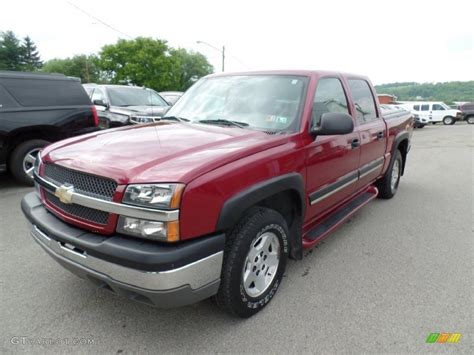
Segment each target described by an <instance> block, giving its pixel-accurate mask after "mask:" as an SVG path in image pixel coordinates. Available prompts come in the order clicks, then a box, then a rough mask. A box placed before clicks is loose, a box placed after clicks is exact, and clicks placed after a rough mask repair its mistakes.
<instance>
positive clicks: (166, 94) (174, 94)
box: [160, 91, 184, 106]
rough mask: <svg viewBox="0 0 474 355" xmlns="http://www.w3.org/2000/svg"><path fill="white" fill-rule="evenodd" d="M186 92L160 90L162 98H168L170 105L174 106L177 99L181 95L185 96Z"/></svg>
mask: <svg viewBox="0 0 474 355" xmlns="http://www.w3.org/2000/svg"><path fill="white" fill-rule="evenodd" d="M183 94H184V92H181V91H162V92H160V95H161V97H162V98H164V99H165V100H166V102H167V103H168V104H170V106H173V105H174V104H175V103H176V101H178V100H179V98H180V97H181V96H183Z"/></svg>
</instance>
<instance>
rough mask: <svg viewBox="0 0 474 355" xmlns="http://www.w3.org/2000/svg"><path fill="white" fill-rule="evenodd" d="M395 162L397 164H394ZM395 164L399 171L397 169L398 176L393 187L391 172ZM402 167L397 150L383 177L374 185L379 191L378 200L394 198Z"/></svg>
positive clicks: (400, 156) (401, 160) (401, 159)
mask: <svg viewBox="0 0 474 355" xmlns="http://www.w3.org/2000/svg"><path fill="white" fill-rule="evenodd" d="M396 162H398V163H396ZM395 164H398V167H399V169H398V176H397V180H396V183H395V184H394V185H392V175H393V172H394V171H393V170H394V169H393V168H394V165H395ZM402 166H403V158H402V154H401V153H400V151H399V150H398V149H397V150H396V153H395V156H394V157H393V159H392V161H391V162H390V166H389V167H388V169H387V171H386V172H385V175H384V176H383V177H382V178H381V179H380V180H378V181H377V184H376V185H377V188H378V189H379V195H378V197H379V198H383V199H386V200H388V199H390V198H392V197H393V196H395V194H396V193H397V191H398V185H399V183H400V177H401V172H402Z"/></svg>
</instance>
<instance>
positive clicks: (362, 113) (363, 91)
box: [349, 79, 377, 123]
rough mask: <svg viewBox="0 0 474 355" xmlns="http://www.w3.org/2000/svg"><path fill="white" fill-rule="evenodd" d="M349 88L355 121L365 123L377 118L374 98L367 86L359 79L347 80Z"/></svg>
mask: <svg viewBox="0 0 474 355" xmlns="http://www.w3.org/2000/svg"><path fill="white" fill-rule="evenodd" d="M349 87H350V89H351V92H352V97H353V99H354V105H355V108H356V113H357V116H356V117H357V121H358V122H359V123H365V122H369V121H372V120H375V119H376V118H377V110H376V108H375V101H374V96H373V95H372V91H371V90H370V87H369V84H368V83H367V82H366V81H365V80H361V79H349Z"/></svg>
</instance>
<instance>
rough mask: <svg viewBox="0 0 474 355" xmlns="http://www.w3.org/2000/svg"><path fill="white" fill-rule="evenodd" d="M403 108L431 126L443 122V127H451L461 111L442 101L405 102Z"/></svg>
mask: <svg viewBox="0 0 474 355" xmlns="http://www.w3.org/2000/svg"><path fill="white" fill-rule="evenodd" d="M403 107H405V108H407V109H408V110H410V111H411V112H412V113H414V114H417V115H419V117H420V118H425V119H428V120H429V121H430V122H431V123H433V124H436V123H438V122H443V123H444V124H445V125H452V124H455V123H456V120H457V119H458V118H459V117H460V116H461V111H459V110H455V109H452V108H450V107H449V106H448V105H446V104H445V103H444V102H442V101H416V102H407V101H405V102H403Z"/></svg>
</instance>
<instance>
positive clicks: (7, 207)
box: [0, 124, 474, 354]
mask: <svg viewBox="0 0 474 355" xmlns="http://www.w3.org/2000/svg"><path fill="white" fill-rule="evenodd" d="M473 135H474V126H468V125H465V124H456V125H454V126H446V127H445V126H440V125H437V126H427V127H425V128H423V129H420V130H416V131H415V133H414V139H413V144H412V151H411V152H410V154H409V160H408V163H407V169H406V175H405V176H404V177H403V180H402V182H401V185H400V190H399V192H398V194H397V196H396V197H395V198H394V199H393V200H390V201H382V200H376V201H374V202H371V203H370V204H369V205H368V206H366V207H364V208H363V209H362V210H361V211H359V212H358V213H357V214H356V215H355V216H354V217H353V218H352V219H351V220H350V221H349V222H348V223H347V224H345V225H344V226H343V227H342V228H340V229H339V230H338V231H336V232H335V233H334V234H333V235H332V236H331V237H330V238H328V239H326V241H325V242H323V243H322V244H320V245H319V246H318V247H317V248H315V249H313V250H312V251H310V252H307V253H306V256H305V258H304V259H303V260H302V261H299V262H295V261H291V262H290V263H289V266H288V270H287V273H286V277H285V279H284V282H283V284H282V286H281V288H280V290H279V292H278V294H277V296H276V297H275V298H274V300H273V301H272V303H271V304H270V305H269V306H268V307H267V308H266V309H265V310H263V311H262V312H260V313H259V314H258V315H256V316H255V317H253V318H251V319H247V320H240V319H235V318H232V317H231V316H228V315H227V314H225V313H223V312H221V311H220V310H218V309H217V308H215V307H214V305H213V304H212V303H211V302H210V301H204V302H201V303H199V304H196V305H193V306H189V307H184V308H179V309H172V310H159V309H154V308H151V307H148V306H145V305H141V304H136V303H132V302H130V301H127V300H124V299H121V298H118V297H116V296H115V295H113V294H110V293H108V292H107V291H104V290H98V289H96V288H94V286H92V285H90V284H89V283H87V282H85V281H82V280H81V279H79V278H76V277H75V276H73V275H72V274H69V273H68V271H66V270H64V269H62V268H61V267H60V266H59V265H57V264H56V263H55V262H54V261H53V260H52V259H51V258H50V257H49V256H47V255H46V253H45V252H44V251H43V250H42V249H41V248H40V247H39V246H38V245H37V244H36V243H34V242H33V240H32V239H31V238H30V237H29V236H28V229H27V226H26V223H25V220H24V218H23V216H22V214H21V212H20V207H19V204H20V200H21V198H22V196H23V195H24V194H25V193H26V192H28V191H30V190H31V189H29V188H24V187H20V186H19V185H17V184H16V183H15V182H13V181H12V180H11V179H10V178H9V177H7V176H5V175H3V176H0V253H1V265H2V270H1V274H0V275H1V276H0V281H1V286H2V288H1V289H2V292H1V303H0V316H1V319H2V321H1V332H0V333H1V335H2V338H3V339H2V345H1V347H0V352H2V353H12V352H28V353H29V352H35V353H45V352H57V353H65V352H74V353H76V352H78V353H98V352H100V353H102V352H104V353H139V352H140V353H142V352H155V353H156V352H175V353H183V352H186V353H197V352H200V353H209V352H233V353H296V352H306V353H334V352H337V353H342V352H356V353H361V352H364V353H365V352H370V353H387V352H390V353H394V352H395V353H407V352H456V353H471V354H472V353H474V345H473V344H474V342H473V335H474V327H473V324H474V321H473V309H474V307H473V306H474V302H473V295H474V292H473V291H474V290H473V260H474V258H473V255H474V252H473V251H474V250H473V249H474V248H473V246H474V242H473V233H472V232H473V186H474V180H473V179H474V178H473V171H472V170H473V164H474V154H473V147H474V144H473ZM432 332H456V333H462V338H461V340H460V342H459V343H458V344H426V343H425V340H426V338H427V336H428V334H429V333H432ZM38 340H39V341H40V342H47V343H48V342H50V343H51V344H42V345H38V344H35V342H37V341H38ZM76 342H79V344H75V343H76ZM85 343H89V344H85Z"/></svg>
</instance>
